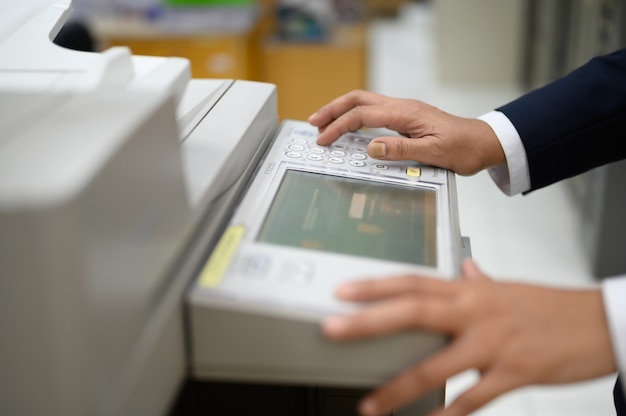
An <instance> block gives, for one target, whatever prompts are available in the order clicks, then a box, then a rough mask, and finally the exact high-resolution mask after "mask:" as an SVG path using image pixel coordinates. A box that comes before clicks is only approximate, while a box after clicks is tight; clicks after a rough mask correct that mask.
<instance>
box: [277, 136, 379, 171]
mask: <svg viewBox="0 0 626 416" xmlns="http://www.w3.org/2000/svg"><path fill="white" fill-rule="evenodd" d="M317 136H318V134H317V131H316V130H315V129H314V128H311V129H306V128H294V129H293V130H292V131H291V132H290V134H289V135H288V136H287V138H286V140H285V149H284V154H285V156H287V157H288V158H289V159H293V160H294V161H295V160H298V161H301V162H303V163H307V164H313V165H321V166H332V167H335V168H342V167H343V168H345V169H355V170H367V171H377V172H382V171H385V170H387V169H389V165H388V164H387V163H385V162H381V161H379V160H374V159H371V158H370V157H369V156H368V155H367V145H368V143H369V142H370V140H371V139H369V138H367V137H362V136H359V135H358V134H355V133H348V134H345V135H344V136H342V137H341V138H339V140H337V141H336V142H334V143H332V144H331V145H329V146H318V145H317V144H316V139H317Z"/></svg>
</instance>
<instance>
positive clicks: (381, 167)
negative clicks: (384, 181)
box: [372, 163, 389, 170]
mask: <svg viewBox="0 0 626 416" xmlns="http://www.w3.org/2000/svg"><path fill="white" fill-rule="evenodd" d="M372 167H374V169H378V170H387V169H389V166H387V165H385V164H384V163H374V164H373V165H372Z"/></svg>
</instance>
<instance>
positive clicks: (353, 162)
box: [350, 160, 365, 168]
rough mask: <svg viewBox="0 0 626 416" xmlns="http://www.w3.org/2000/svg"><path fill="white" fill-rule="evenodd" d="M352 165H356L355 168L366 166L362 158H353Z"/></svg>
mask: <svg viewBox="0 0 626 416" xmlns="http://www.w3.org/2000/svg"><path fill="white" fill-rule="evenodd" d="M350 166H354V167H355V168H362V167H363V166H365V162H363V161H362V160H351V161H350Z"/></svg>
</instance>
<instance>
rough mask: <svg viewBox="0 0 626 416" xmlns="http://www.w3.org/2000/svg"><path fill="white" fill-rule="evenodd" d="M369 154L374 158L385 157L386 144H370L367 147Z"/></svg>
mask: <svg viewBox="0 0 626 416" xmlns="http://www.w3.org/2000/svg"><path fill="white" fill-rule="evenodd" d="M367 153H369V155H370V156H372V157H384V156H385V154H386V153H387V152H386V149H385V143H380V142H375V143H370V145H369V146H368V147H367Z"/></svg>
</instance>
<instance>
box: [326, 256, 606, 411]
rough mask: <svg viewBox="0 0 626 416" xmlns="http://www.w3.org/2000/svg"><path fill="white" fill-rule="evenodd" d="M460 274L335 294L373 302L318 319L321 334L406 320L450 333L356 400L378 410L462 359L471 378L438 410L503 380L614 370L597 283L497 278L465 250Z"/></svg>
mask: <svg viewBox="0 0 626 416" xmlns="http://www.w3.org/2000/svg"><path fill="white" fill-rule="evenodd" d="M462 277H463V279H460V280H456V281H452V282H450V281H443V280H437V279H432V278H424V277H418V276H400V277H392V278H387V279H380V280H364V281H359V282H351V283H347V284H345V285H343V286H341V287H340V288H339V290H338V296H339V297H340V298H341V299H343V300H348V301H354V302H372V305H371V306H367V307H365V308H364V309H363V310H361V311H359V312H356V313H354V314H352V315H345V316H335V317H331V318H328V319H327V320H326V321H325V322H324V323H323V331H324V333H325V334H326V336H327V337H329V338H331V339H333V340H336V341H342V342H343V341H349V340H357V339H364V338H370V337H380V336H384V335H388V334H391V333H395V332H399V331H406V330H426V331H435V332H439V333H444V334H448V335H450V337H451V342H450V344H449V345H447V346H446V347H445V348H444V349H443V350H441V351H439V352H437V353H435V354H434V355H432V356H431V357H429V358H427V359H425V360H424V361H422V362H421V363H419V364H417V365H416V366H415V367H413V368H410V369H408V370H407V371H406V372H404V373H403V374H400V375H398V376H396V377H395V378H394V379H392V380H390V381H389V382H388V383H386V384H385V385H384V386H382V387H380V388H379V389H378V390H377V391H375V392H373V393H372V394H370V395H369V396H368V397H366V398H365V399H364V400H363V401H362V402H361V404H360V412H361V414H362V415H368V416H369V415H383V414H387V413H389V412H391V411H392V410H393V409H398V408H401V407H402V406H404V405H406V404H408V403H410V402H411V401H413V400H415V399H417V398H419V397H420V396H422V395H423V394H425V393H427V392H429V391H431V390H433V389H436V388H439V387H442V386H443V385H444V384H445V382H446V379H448V378H450V377H452V376H454V375H455V374H458V373H461V372H463V371H465V370H468V369H477V370H479V372H480V373H481V378H480V380H479V381H478V383H477V384H476V385H475V386H473V387H471V388H470V389H469V390H468V391H466V392H464V393H462V394H461V395H460V396H459V397H458V398H457V399H456V400H455V401H454V402H453V403H452V404H450V406H449V407H448V408H446V409H439V410H438V411H436V412H435V413H434V414H436V415H437V416H444V415H445V416H461V415H467V414H468V413H471V412H473V411H474V410H476V409H478V408H479V407H482V406H483V405H485V404H486V403H487V402H489V401H491V400H492V399H494V398H496V397H497V396H499V395H501V394H503V393H505V392H508V391H510V390H513V389H516V388H518V387H522V386H525V385H533V384H557V383H567V382H575V381H581V380H587V379H591V378H595V377H599V376H602V375H608V374H611V373H612V372H614V371H616V363H615V361H614V358H613V350H612V346H611V341H610V338H609V332H608V327H607V322H606V317H605V314H604V307H603V302H602V295H601V292H600V291H599V290H563V289H553V288H545V287H540V286H532V285H525V284H514V283H498V282H494V281H491V280H490V279H489V278H487V277H486V276H485V275H484V274H482V273H481V272H480V271H479V270H478V268H477V267H476V266H475V264H474V263H473V262H472V261H470V260H466V261H465V263H464V264H463V276H462Z"/></svg>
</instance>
